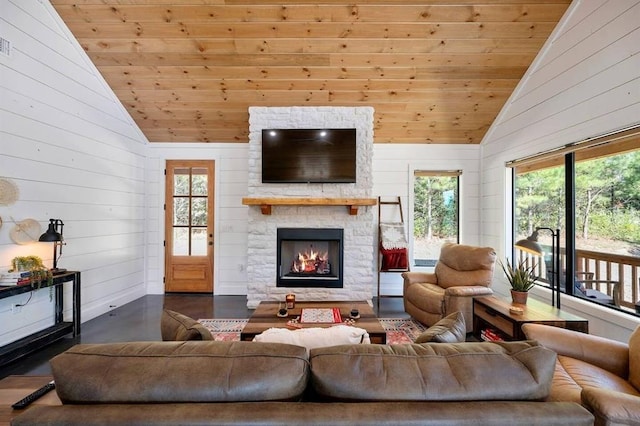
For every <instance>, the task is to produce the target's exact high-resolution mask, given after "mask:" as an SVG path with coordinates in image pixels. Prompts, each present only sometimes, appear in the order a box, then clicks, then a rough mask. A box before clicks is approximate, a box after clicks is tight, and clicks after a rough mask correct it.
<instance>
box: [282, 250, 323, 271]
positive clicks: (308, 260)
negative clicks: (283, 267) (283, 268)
mask: <svg viewBox="0 0 640 426" xmlns="http://www.w3.org/2000/svg"><path fill="white" fill-rule="evenodd" d="M328 256H329V253H328V252H324V253H322V254H321V253H320V252H318V251H315V250H313V248H310V249H309V250H308V251H305V252H304V253H302V252H299V253H298V255H297V257H296V259H294V261H293V263H292V265H291V271H293V272H304V273H314V272H318V269H319V267H320V266H321V265H323V266H324V265H326V264H327V261H328Z"/></svg>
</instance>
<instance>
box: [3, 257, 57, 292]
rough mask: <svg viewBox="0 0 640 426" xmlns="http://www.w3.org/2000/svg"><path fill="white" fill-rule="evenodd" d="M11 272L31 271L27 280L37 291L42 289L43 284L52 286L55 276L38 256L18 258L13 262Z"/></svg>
mask: <svg viewBox="0 0 640 426" xmlns="http://www.w3.org/2000/svg"><path fill="white" fill-rule="evenodd" d="M11 268H12V269H11V270H10V271H9V272H19V271H29V272H30V273H31V274H30V275H29V276H28V278H27V280H28V283H29V284H32V285H33V286H34V287H35V288H36V289H38V288H40V286H41V285H42V283H43V282H45V281H46V282H47V283H48V284H49V285H51V282H52V280H53V276H52V275H51V271H49V269H47V268H46V267H45V266H44V264H43V263H42V259H41V258H40V257H38V256H17V257H14V258H13V259H12V260H11Z"/></svg>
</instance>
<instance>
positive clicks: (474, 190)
mask: <svg viewBox="0 0 640 426" xmlns="http://www.w3.org/2000/svg"><path fill="white" fill-rule="evenodd" d="M479 157H480V147H479V146H478V145H438V144H432V145H416V144H379V143H378V144H374V145H373V194H374V197H378V196H380V197H382V199H383V200H385V201H393V200H394V199H395V197H397V196H400V197H401V202H402V208H403V216H404V219H405V223H407V225H408V226H407V230H408V231H407V232H408V235H411V233H412V231H413V229H412V228H411V227H410V226H409V225H410V224H411V219H412V213H411V212H412V211H413V172H414V171H415V170H462V175H461V176H460V242H461V243H463V244H472V245H477V244H480V235H481V223H480V160H479ZM393 213H394V209H393V208H392V207H390V206H384V207H383V210H382V220H383V221H399V220H400V217H399V214H397V215H396V216H395V217H393V216H391V215H393ZM375 220H376V221H377V220H378V214H377V209H376V214H375ZM410 250H411V249H410ZM375 268H377V264H376V265H375ZM374 270H375V269H374ZM376 279H377V277H376ZM380 283H381V284H380V287H381V289H380V294H383V295H394V294H395V295H398V294H402V277H401V276H400V274H398V273H383V274H381V277H380Z"/></svg>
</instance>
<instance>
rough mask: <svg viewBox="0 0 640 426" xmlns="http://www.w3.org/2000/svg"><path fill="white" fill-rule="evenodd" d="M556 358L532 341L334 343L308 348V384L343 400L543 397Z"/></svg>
mask: <svg viewBox="0 0 640 426" xmlns="http://www.w3.org/2000/svg"><path fill="white" fill-rule="evenodd" d="M555 361H556V354H555V353H554V352H553V351H551V350H549V349H546V348H544V347H542V346H540V345H538V344H537V343H536V342H532V341H522V342H498V343H488V342H469V343H424V344H407V345H391V346H388V345H350V346H333V347H329V348H316V349H312V350H311V355H310V362H311V385H312V386H313V389H314V391H315V392H316V393H317V394H318V395H319V396H320V397H323V398H326V399H335V400H345V401H346V400H359V401H385V400H387V401H388V400H400V401H451V400H460V401H463V400H464V401H471V400H504V399H507V400H541V399H544V398H546V396H547V395H548V393H549V388H550V386H551V378H552V376H553V370H554V366H555ZM489 384H490V386H489Z"/></svg>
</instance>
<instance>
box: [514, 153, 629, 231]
mask: <svg viewBox="0 0 640 426" xmlns="http://www.w3.org/2000/svg"><path fill="white" fill-rule="evenodd" d="M575 176H576V178H575V200H576V201H575V216H576V234H577V236H579V237H580V238H582V239H583V240H588V239H589V238H602V239H612V240H619V241H626V242H630V243H640V219H639V218H640V151H633V152H627V153H623V154H618V155H612V156H608V157H601V158H595V159H589V160H585V161H582V162H577V163H576V174H575ZM515 194H516V198H515V199H516V234H517V235H530V234H531V233H532V231H533V230H534V229H535V227H537V226H547V227H551V228H559V229H561V230H562V229H564V228H565V226H564V216H565V199H564V197H565V195H564V166H556V167H552V168H548V169H541V170H536V171H533V172H528V173H523V174H519V175H518V176H517V178H516V187H515Z"/></svg>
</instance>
